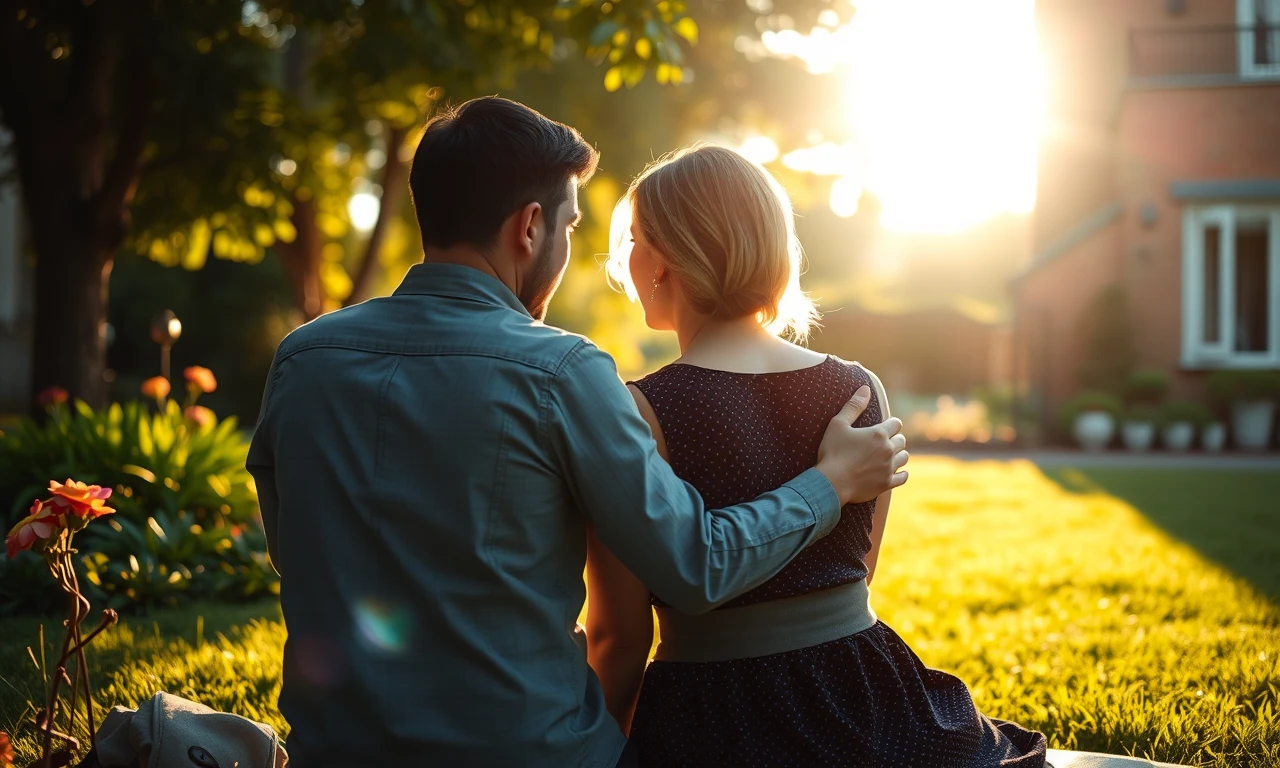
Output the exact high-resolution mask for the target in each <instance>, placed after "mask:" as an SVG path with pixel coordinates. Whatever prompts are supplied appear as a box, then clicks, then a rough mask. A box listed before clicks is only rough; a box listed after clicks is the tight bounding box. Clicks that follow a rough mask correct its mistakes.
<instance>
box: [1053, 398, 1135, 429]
mask: <svg viewBox="0 0 1280 768" xmlns="http://www.w3.org/2000/svg"><path fill="white" fill-rule="evenodd" d="M1120 409H1121V405H1120V401H1119V400H1118V399H1117V398H1116V397H1115V396H1114V395H1111V394H1108V393H1106V392H1102V391H1100V390H1096V389H1086V390H1083V391H1081V392H1079V393H1078V394H1076V396H1075V397H1073V398H1071V399H1070V400H1068V401H1067V404H1066V405H1064V406H1063V407H1062V412H1061V413H1060V414H1059V417H1060V419H1061V426H1062V430H1063V432H1065V433H1066V434H1070V433H1071V428H1072V425H1074V424H1075V421H1076V417H1077V416H1079V415H1080V414H1082V413H1088V412H1090V411H1101V412H1103V413H1108V414H1111V416H1112V417H1113V418H1115V417H1116V416H1118V415H1119V413H1120Z"/></svg>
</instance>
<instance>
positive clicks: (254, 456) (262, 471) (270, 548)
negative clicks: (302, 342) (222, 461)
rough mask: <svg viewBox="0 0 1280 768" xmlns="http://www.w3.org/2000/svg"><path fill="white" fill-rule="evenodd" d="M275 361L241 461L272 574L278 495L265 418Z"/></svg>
mask: <svg viewBox="0 0 1280 768" xmlns="http://www.w3.org/2000/svg"><path fill="white" fill-rule="evenodd" d="M277 364H278V359H277V360H275V361H272V363H271V370H270V371H269V372H268V373H267V385H266V387H265V389H264V391H263V393H262V409H261V410H260V411H259V412H258V425H257V427H256V428H255V429H254V430H253V440H252V442H250V443H249V455H248V457H247V458H246V459H245V462H244V464H245V468H246V469H248V470H249V474H251V475H253V483H254V485H255V486H256V487H257V489H258V508H259V510H261V512H262V530H263V532H264V533H265V534H266V536H267V554H268V555H269V556H270V558H271V567H272V568H275V569H276V573H280V556H279V552H280V550H279V549H278V548H277V541H278V540H277V538H276V534H277V532H278V531H279V529H280V496H279V494H278V493H277V492H276V461H275V455H274V453H273V451H272V449H271V439H270V437H269V427H268V421H267V417H268V409H269V407H270V405H271V392H272V390H273V389H274V388H275V380H276V365H277Z"/></svg>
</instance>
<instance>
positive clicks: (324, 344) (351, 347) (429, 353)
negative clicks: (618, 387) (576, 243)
mask: <svg viewBox="0 0 1280 768" xmlns="http://www.w3.org/2000/svg"><path fill="white" fill-rule="evenodd" d="M585 343H586V342H584V341H578V343H577V344H578V346H581V345H584V344H585ZM575 348H576V347H575ZM314 349H343V350H347V351H351V352H368V353H371V354H380V355H395V356H397V357H485V358H489V359H493V360H502V361H505V362H509V363H515V364H517V365H523V366H525V367H526V368H534V369H536V370H539V371H543V372H544V373H554V371H555V369H553V368H550V367H548V366H547V365H545V364H542V363H537V362H532V361H530V360H522V359H520V358H515V357H511V356H509V355H502V354H498V353H496V352H480V351H473V350H442V349H441V350H433V349H426V350H403V349H382V348H378V347H373V346H366V345H361V344H354V343H343V342H332V341H320V342H309V343H306V344H303V345H300V346H298V347H297V348H295V349H290V350H288V351H287V352H283V353H281V356H280V360H279V362H284V361H285V360H288V359H289V358H291V357H293V356H294V355H297V354H300V353H302V352H309V351H311V350H314Z"/></svg>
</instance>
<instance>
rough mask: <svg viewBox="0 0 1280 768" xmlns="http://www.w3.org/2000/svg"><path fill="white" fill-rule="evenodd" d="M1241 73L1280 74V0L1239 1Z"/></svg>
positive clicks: (1237, 8) (1267, 75) (1237, 0)
mask: <svg viewBox="0 0 1280 768" xmlns="http://www.w3.org/2000/svg"><path fill="white" fill-rule="evenodd" d="M1236 20H1237V23H1238V25H1239V27H1240V30H1239V33H1238V34H1239V45H1238V46H1237V49H1238V50H1239V52H1240V74H1241V75H1244V76H1245V77H1277V76H1280V0H1236Z"/></svg>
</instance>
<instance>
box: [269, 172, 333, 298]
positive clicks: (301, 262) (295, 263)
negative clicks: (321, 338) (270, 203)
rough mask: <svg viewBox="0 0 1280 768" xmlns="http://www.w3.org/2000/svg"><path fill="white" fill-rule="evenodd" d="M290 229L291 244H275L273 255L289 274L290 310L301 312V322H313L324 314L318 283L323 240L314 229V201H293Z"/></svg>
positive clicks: (322, 286) (311, 199)
mask: <svg viewBox="0 0 1280 768" xmlns="http://www.w3.org/2000/svg"><path fill="white" fill-rule="evenodd" d="M291 220H292V221H293V227H294V229H295V230H297V233H298V234H297V237H295V238H294V239H293V242H292V243H279V244H277V246H276V251H277V252H278V253H279V254H280V259H281V261H283V262H284V267H285V271H286V272H288V274H289V285H290V287H292V288H293V302H294V306H296V307H297V308H298V310H299V311H301V312H302V318H303V322H310V321H312V320H315V319H316V318H317V317H319V316H320V315H322V314H324V298H325V296H324V285H323V284H322V283H321V281H320V260H321V251H322V249H323V248H324V238H323V236H322V235H321V233H320V227H319V226H317V225H316V206H315V200H314V199H313V198H312V197H310V196H308V197H307V199H306V200H300V199H298V198H297V197H295V198H294V200H293V216H292V217H291Z"/></svg>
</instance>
